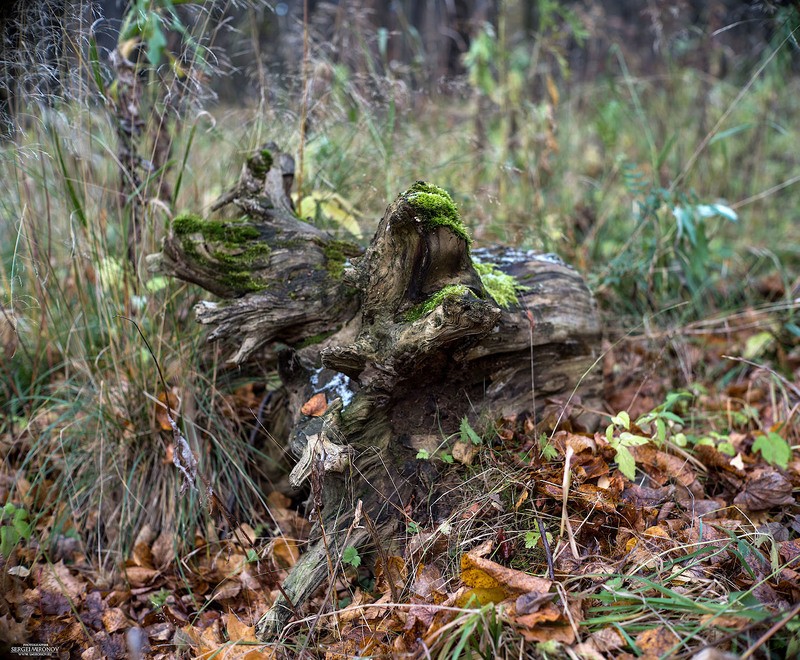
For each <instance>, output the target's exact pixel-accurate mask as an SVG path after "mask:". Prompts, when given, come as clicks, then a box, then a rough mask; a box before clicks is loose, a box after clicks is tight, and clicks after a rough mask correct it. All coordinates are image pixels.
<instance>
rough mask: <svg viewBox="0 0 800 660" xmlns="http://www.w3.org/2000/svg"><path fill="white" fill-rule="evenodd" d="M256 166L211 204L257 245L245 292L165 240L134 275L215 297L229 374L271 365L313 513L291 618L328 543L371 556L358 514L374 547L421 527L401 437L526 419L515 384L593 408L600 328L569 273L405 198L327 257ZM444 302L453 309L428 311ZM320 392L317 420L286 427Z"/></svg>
mask: <svg viewBox="0 0 800 660" xmlns="http://www.w3.org/2000/svg"><path fill="white" fill-rule="evenodd" d="M269 152H270V156H271V158H266V159H265V158H262V157H261V156H259V154H262V155H263V154H264V153H265V152H264V151H263V150H261V151H259V152H258V153H257V154H256V155H255V156H254V157H253V158H251V159H250V160H249V161H248V165H246V166H245V167H244V168H243V171H242V175H241V179H240V181H239V183H238V185H237V186H236V187H235V188H234V189H233V190H232V191H231V192H229V193H227V194H226V195H224V196H223V197H222V198H221V199H220V201H219V202H218V204H217V205H216V206H217V209H218V208H221V207H223V206H225V205H226V204H235V205H236V206H238V207H239V208H240V209H241V210H242V211H243V212H244V213H245V215H246V221H245V224H246V226H248V227H253V228H255V229H257V232H258V238H257V239H253V240H257V241H263V242H265V243H266V244H267V245H268V246H269V253H268V258H266V257H265V258H263V259H261V260H259V261H257V263H255V264H254V266H253V268H252V270H251V273H250V274H251V275H252V281H248V282H246V286H245V284H241V286H240V287H239V288H238V289H237V286H236V284H235V283H233V284H232V283H231V282H230V281H229V280H225V279H224V277H223V272H224V269H223V268H222V266H223V265H225V264H223V263H219V264H216V263H215V262H214V256H213V255H214V254H215V250H214V246H213V245H211V246H209V245H207V244H206V245H204V246H200V247H201V248H202V250H198V249H196V248H197V246H195V249H190V250H189V251H188V253H187V243H186V241H187V237H186V236H177V235H175V234H174V233H173V234H170V235H169V236H168V237H167V238H166V239H165V241H164V246H163V250H162V252H161V253H160V254H159V255H154V256H152V257H151V259H150V263H151V267H152V268H154V269H157V270H160V271H161V272H164V273H167V274H170V275H174V276H176V277H179V278H181V279H184V280H187V281H191V282H195V283H197V284H200V285H201V286H202V287H204V288H205V289H207V290H208V291H211V292H215V293H217V294H219V295H222V296H224V297H225V298H226V300H225V301H223V302H215V303H211V302H205V303H201V304H200V305H199V306H198V308H197V310H196V311H197V318H198V320H199V321H200V322H201V323H204V324H207V325H209V326H211V328H212V331H211V333H210V338H211V339H212V340H224V341H225V342H227V343H229V344H230V345H231V346H233V347H234V348H233V354H232V356H231V358H230V359H231V361H232V362H234V363H239V364H241V363H243V362H246V361H249V360H258V359H259V356H260V355H263V353H264V352H265V351H271V352H273V354H277V362H278V371H279V374H280V377H281V380H282V383H283V386H284V388H285V390H286V393H287V395H288V401H289V407H290V410H291V414H292V422H293V428H292V431H291V433H290V437H289V439H288V444H289V447H290V449H291V451H292V452H293V453H294V455H295V456H296V457H298V465H297V466H296V467H295V469H294V470H293V471H292V475H291V482H292V483H293V485H295V486H299V485H300V484H301V483H302V482H303V481H304V480H306V479H310V480H311V484H312V493H313V497H314V499H315V504H316V509H317V510H316V511H315V515H316V527H315V529H316V531H315V532H314V533H313V534H312V538H311V540H310V541H309V546H308V549H307V550H306V552H305V553H304V554H303V555H302V556H301V558H300V560H299V561H298V563H297V564H296V565H295V566H294V568H293V569H292V571H291V573H290V574H289V576H288V577H287V579H286V580H285V582H284V584H283V589H284V591H285V593H286V594H287V595H288V596H289V598H290V599H291V600H292V601H293V602H292V607H296V606H298V605H300V604H301V603H302V602H303V601H305V600H306V599H307V598H308V597H310V596H311V594H312V593H313V592H314V591H315V590H316V589H317V588H318V587H319V586H320V585H321V584H322V583H323V582H324V581H325V580H326V579H330V577H331V576H329V575H328V572H329V561H328V560H329V558H330V560H331V562H332V565H333V566H334V567H336V566H339V565H340V558H341V553H342V551H343V550H344V547H345V545H355V546H356V547H357V548H358V547H360V546H363V545H365V544H369V543H372V542H373V539H372V538H371V537H370V535H368V534H367V533H366V532H365V530H364V529H363V528H362V527H353V522H354V521H353V516H354V511H355V509H356V505H357V502H358V501H359V500H360V501H361V502H362V505H363V509H364V511H365V512H366V513H367V514H368V515H369V517H370V519H371V520H372V521H373V522H374V523H375V525H376V528H377V530H378V533H379V535H380V537H381V539H382V540H387V541H388V539H390V538H391V536H392V535H393V533H394V531H395V530H396V529H397V528H398V525H399V524H400V523H401V522H403V521H404V520H405V521H407V516H409V515H411V516H422V517H424V516H429V517H430V512H424V511H422V510H421V507H424V504H425V503H424V502H422V501H420V498H417V497H416V495H417V491H418V490H419V489H420V487H421V480H423V481H424V480H425V479H428V480H430V479H431V475H425V474H424V473H425V472H426V471H429V470H432V469H433V467H432V464H431V463H430V462H429V461H427V462H426V461H419V460H417V459H416V455H417V451H418V448H417V447H415V438H417V437H419V436H421V435H426V434H427V435H430V434H438V433H440V432H443V433H444V434H445V436H447V435H449V434H455V433H456V432H457V431H458V428H459V424H460V421H461V419H462V418H463V417H465V416H466V417H468V418H469V419H470V420H471V422H477V421H479V420H484V421H485V420H487V419H495V418H496V417H498V416H500V415H506V414H517V413H520V412H522V411H530V410H531V408H532V406H533V405H534V403H533V401H534V398H533V397H532V396H531V385H532V384H531V373H532V372H533V375H534V381H535V382H534V386H535V387H534V390H535V405H536V407H537V408H538V409H539V411H540V412H541V409H542V408H544V407H545V406H546V405H548V404H549V405H552V402H553V401H557V402H560V403H561V404H562V405H564V404H566V403H567V402H568V401H572V402H573V403H575V402H582V403H583V404H584V405H585V407H586V408H592V407H595V408H596V407H597V405H598V403H597V402H598V401H599V394H600V374H599V371H598V369H597V368H596V367H597V358H598V355H599V340H600V327H599V323H598V319H597V315H596V311H595V304H594V300H593V298H592V295H591V293H590V291H589V290H588V288H587V287H586V284H585V283H584V281H583V279H582V278H581V276H580V275H579V274H578V273H577V272H576V271H575V270H573V269H572V268H570V267H569V266H567V265H566V264H564V263H563V262H561V261H560V260H559V259H557V258H555V257H553V256H551V255H540V254H534V253H531V252H521V251H519V250H515V249H510V248H497V247H496V248H492V249H483V250H476V251H474V252H471V251H470V246H469V244H468V240H467V239H466V238H465V234H464V232H463V231H461V230H458V228H456V229H455V230H454V229H453V227H452V226H450V225H448V224H437V223H436V222H431V221H430V218H428V219H427V220H426V218H425V217H424V213H422V212H421V209H420V207H419V204H417V203H416V202H415V196H414V195H413V194H411V189H410V190H409V191H406V192H405V193H401V194H400V195H399V196H398V197H397V199H396V200H395V201H394V202H392V203H391V204H390V205H389V207H388V208H387V209H386V212H385V214H384V216H383V218H382V219H381V221H380V224H379V225H378V228H377V231H376V232H375V236H374V238H373V239H372V242H371V243H370V245H369V246H368V247H367V248H366V250H365V251H362V250H361V249H360V248H357V247H356V246H344V247H343V245H342V244H341V243H338V242H335V241H333V239H332V238H331V237H330V236H329V235H327V234H326V233H325V232H323V231H321V230H319V229H317V228H315V227H314V226H312V225H310V224H308V223H306V222H303V221H302V220H300V219H298V218H297V217H296V215H295V214H294V212H293V209H292V205H291V201H290V198H289V197H288V191H289V189H290V188H291V182H292V174H293V163H292V161H291V158H289V157H288V156H286V155H285V154H280V153H278V152H277V149H275V148H274V145H272V146H271V148H270V149H269ZM259 158H261V160H259ZM265 161H271V163H267V162H265ZM237 226H239V227H240V226H242V225H241V223H240V224H237ZM195 238H196V239H197V240H198V242H205V243H208V242H209V240H208V238H207V237H206V238H203V237H202V236H196V237H195ZM212 242H213V241H212ZM197 254H200V255H201V256H202V258H201V259H200V261H198V260H197V259H196V258H195V257H196V255H197ZM344 257H347V258H348V261H347V262H346V263H345V264H344V268H342V265H343V264H342V263H340V261H339V260H340V259H343V258H344ZM473 259H477V260H479V261H482V262H493V263H495V264H497V266H498V267H499V268H500V270H502V271H503V272H505V273H507V274H510V275H513V276H514V277H515V278H516V279H517V280H518V282H519V284H521V285H522V286H523V287H525V289H524V290H523V291H522V292H521V293H520V296H519V305H515V306H513V307H512V308H511V309H501V308H500V307H499V305H498V304H497V303H496V302H495V300H494V299H493V298H492V297H491V296H490V295H489V293H488V292H487V290H486V289H485V287H484V285H483V283H482V281H481V277H480V276H479V274H478V273H477V272H476V270H475V267H474V263H473ZM253 282H255V286H258V287H259V288H258V290H252V289H253V288H254V284H253ZM447 287H449V288H447ZM446 288H447V291H451V292H452V295H444V296H442V297H441V299H440V300H437V298H436V295H437V293H440V292H443V290H445V289H446ZM426 301H427V302H428V303H429V304H428V305H427V307H425V304H426ZM431 301H434V302H433V303H431ZM421 307H423V309H422V311H420V308H421ZM531 321H533V324H531ZM531 328H532V329H531ZM531 364H533V369H531ZM326 382H327V383H329V385H328V386H327V387H328V389H326V390H325V391H326V394H327V396H328V403H329V405H328V408H327V410H326V411H325V413H324V414H323V415H322V416H319V417H308V416H306V415H304V414H302V412H301V408H302V405H303V403H304V402H305V401H306V400H308V398H310V396H311V395H312V394H313V393H314V392H317V391H319V390H320V389H323V388H324V387H325V385H324V383H326ZM592 422H593V420H592V419H591V414H587V417H586V423H587V425H591V424H592ZM422 499H424V498H422ZM416 519H417V520H419V519H421V518H420V517H417V518H416ZM323 536H324V538H323ZM292 607H290V606H289V604H287V603H286V602H285V600H284V599H283V596H281V597H280V598H279V599H278V601H277V602H276V603H275V604H274V606H273V607H272V608H271V609H270V610H269V611H268V612H267V613H266V614H265V615H264V617H263V618H262V619H261V621H260V622H259V625H258V626H257V634H258V636H259V637H260V638H261V639H269V638H271V637H274V636H275V635H276V634H278V633H279V632H280V631H281V629H282V628H283V627H284V626H285V625H286V623H287V621H288V620H289V618H290V617H291V614H292Z"/></svg>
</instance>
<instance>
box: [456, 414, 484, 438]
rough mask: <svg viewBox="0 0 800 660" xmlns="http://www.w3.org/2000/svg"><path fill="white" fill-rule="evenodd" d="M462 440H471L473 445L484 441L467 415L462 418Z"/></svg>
mask: <svg viewBox="0 0 800 660" xmlns="http://www.w3.org/2000/svg"><path fill="white" fill-rule="evenodd" d="M461 440H462V441H463V442H466V441H467V440H469V441H470V442H472V444H473V445H479V444H481V442H483V441H482V440H481V437H480V436H479V435H478V434H477V433H475V430H474V429H473V428H472V427H471V426H470V425H469V420H468V419H467V418H466V417H465V418H464V419H462V420H461Z"/></svg>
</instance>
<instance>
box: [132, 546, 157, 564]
mask: <svg viewBox="0 0 800 660" xmlns="http://www.w3.org/2000/svg"><path fill="white" fill-rule="evenodd" d="M131 560H132V561H133V563H134V564H135V565H136V566H143V567H145V568H153V551H152V550H151V549H150V545H149V543H137V544H136V545H134V546H133V554H132V556H131Z"/></svg>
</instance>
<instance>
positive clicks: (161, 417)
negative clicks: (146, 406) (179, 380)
mask: <svg viewBox="0 0 800 660" xmlns="http://www.w3.org/2000/svg"><path fill="white" fill-rule="evenodd" d="M156 398H157V399H158V403H157V404H154V405H155V407H156V423H157V424H158V428H160V429H161V430H162V431H171V430H172V424H170V423H169V418H168V417H167V403H169V415H170V417H172V419H173V420H174V419H175V416H176V415H177V412H176V411H177V410H178V405H179V403H180V401H179V397H178V388H177V387H172V388H171V389H170V391H169V400H168V399H167V394H166V392H164V390H161V391H160V392H159V393H158V396H157V397H156Z"/></svg>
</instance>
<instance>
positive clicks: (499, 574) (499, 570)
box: [461, 551, 553, 595]
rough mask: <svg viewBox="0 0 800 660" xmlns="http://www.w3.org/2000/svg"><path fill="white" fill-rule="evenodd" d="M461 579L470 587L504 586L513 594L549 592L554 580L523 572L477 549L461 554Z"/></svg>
mask: <svg viewBox="0 0 800 660" xmlns="http://www.w3.org/2000/svg"><path fill="white" fill-rule="evenodd" d="M461 580H462V582H463V583H464V584H466V585H467V586H469V587H480V588H493V587H503V588H504V589H506V590H507V591H508V592H509V595H511V594H527V593H530V592H533V591H535V592H538V593H547V592H548V591H550V587H551V586H552V584H553V583H552V582H551V581H550V580H547V579H545V578H540V577H536V576H534V575H529V574H528V573H523V572H522V571H518V570H515V569H513V568H506V567H505V566H501V565H500V564H498V563H496V562H493V561H491V560H490V559H486V558H485V557H481V556H479V555H478V554H477V553H476V551H470V552H465V553H464V554H463V555H461Z"/></svg>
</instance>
